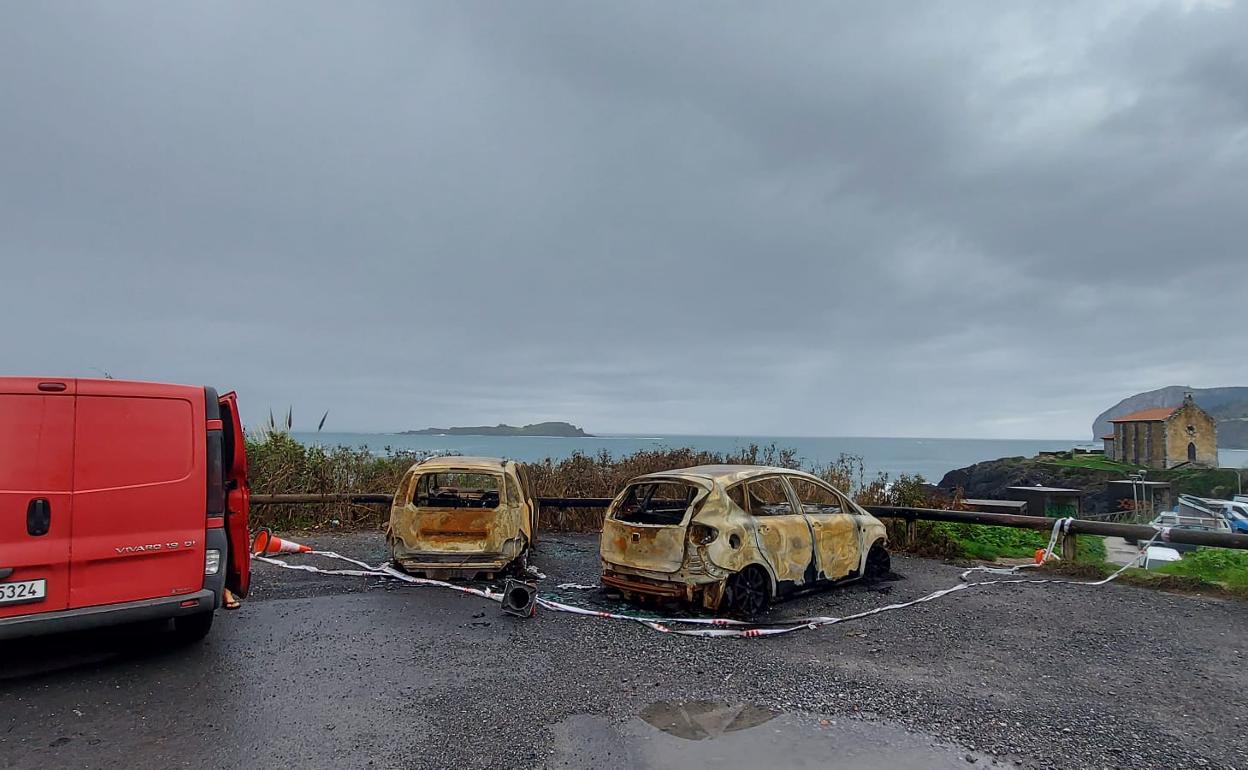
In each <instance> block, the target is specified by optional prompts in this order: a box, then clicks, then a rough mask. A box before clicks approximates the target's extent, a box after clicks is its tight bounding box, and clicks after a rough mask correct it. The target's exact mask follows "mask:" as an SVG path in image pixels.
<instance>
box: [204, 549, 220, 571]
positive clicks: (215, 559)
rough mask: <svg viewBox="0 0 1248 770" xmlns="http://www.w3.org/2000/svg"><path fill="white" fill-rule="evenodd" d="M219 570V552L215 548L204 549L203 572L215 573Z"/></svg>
mask: <svg viewBox="0 0 1248 770" xmlns="http://www.w3.org/2000/svg"><path fill="white" fill-rule="evenodd" d="M220 571H221V552H220V551H219V550H217V549H216V548H209V549H208V550H206V551H204V574H205V575H215V574H217V573H218V572H220Z"/></svg>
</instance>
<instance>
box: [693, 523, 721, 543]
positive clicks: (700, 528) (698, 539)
mask: <svg viewBox="0 0 1248 770" xmlns="http://www.w3.org/2000/svg"><path fill="white" fill-rule="evenodd" d="M717 537H719V530H717V529H715V528H714V527H708V526H706V525H705V524H690V525H689V542H690V543H693V544H694V545H706V544H707V543H711V542H714V541H715V538H717Z"/></svg>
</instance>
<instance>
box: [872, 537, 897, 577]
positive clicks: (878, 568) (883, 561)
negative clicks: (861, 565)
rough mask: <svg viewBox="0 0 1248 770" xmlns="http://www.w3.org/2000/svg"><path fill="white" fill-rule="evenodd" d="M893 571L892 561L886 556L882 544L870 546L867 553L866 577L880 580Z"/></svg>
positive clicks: (886, 550)
mask: <svg viewBox="0 0 1248 770" xmlns="http://www.w3.org/2000/svg"><path fill="white" fill-rule="evenodd" d="M892 571H893V560H892V557H891V556H889V555H888V549H887V548H885V547H884V544H883V543H876V544H875V545H873V546H871V550H870V551H867V569H866V576H867V577H869V578H882V577H884V576H885V575H887V574H888V573H890V572H892Z"/></svg>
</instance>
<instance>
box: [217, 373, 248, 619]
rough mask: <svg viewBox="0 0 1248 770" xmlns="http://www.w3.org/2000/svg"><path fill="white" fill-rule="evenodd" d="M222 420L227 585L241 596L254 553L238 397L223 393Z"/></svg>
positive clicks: (245, 450)
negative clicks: (249, 522)
mask: <svg viewBox="0 0 1248 770" xmlns="http://www.w3.org/2000/svg"><path fill="white" fill-rule="evenodd" d="M220 402H221V422H222V424H223V425H224V431H223V434H222V436H223V439H224V440H223V441H222V451H223V452H224V453H225V488H226V490H227V491H226V498H225V534H226V538H227V539H228V540H229V543H230V553H229V560H228V561H227V562H226V571H225V587H226V588H228V589H230V590H231V591H233V592H234V593H235V594H237V595H238V596H240V597H243V596H246V595H247V589H248V587H249V586H250V585H251V554H250V543H249V542H248V531H247V530H248V516H249V515H250V513H251V487H249V486H248V485H247V442H246V440H245V437H244V435H243V421H242V418H240V417H239V416H238V396H237V395H236V394H235V393H234V392H233V391H231V392H229V393H226V394H225V395H224V396H221V399H220Z"/></svg>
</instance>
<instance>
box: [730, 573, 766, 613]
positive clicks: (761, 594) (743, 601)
mask: <svg viewBox="0 0 1248 770" xmlns="http://www.w3.org/2000/svg"><path fill="white" fill-rule="evenodd" d="M771 598H772V597H771V580H770V579H768V577H767V572H766V571H765V570H763V568H762V567H759V566H757V565H754V566H750V567H746V568H745V569H743V570H741V571H740V572H738V573H737V574H735V575H733V576H732V577H731V578H729V579H728V608H729V609H730V610H731V611H732V612H733V613H734V614H736V615H740V616H742V617H746V618H753V617H757V616H759V615H763V614H766V612H767V610H769V609H771Z"/></svg>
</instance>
